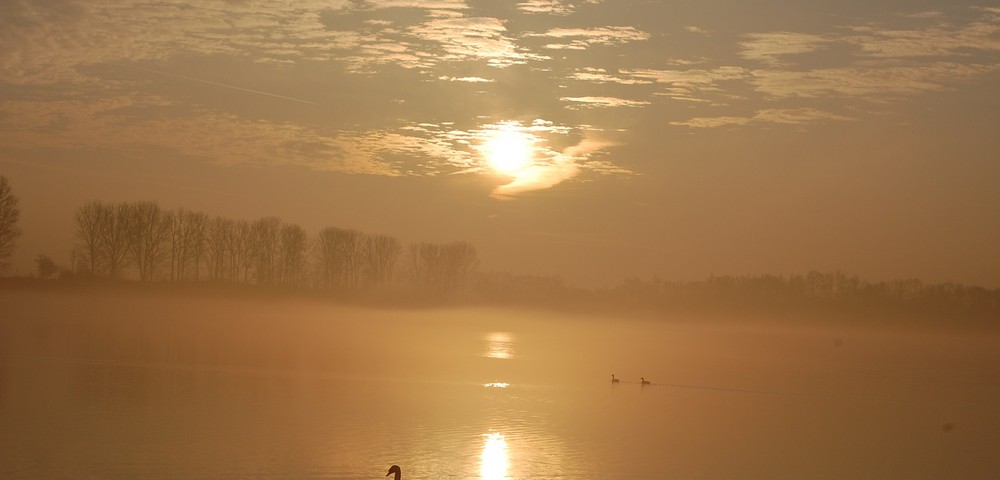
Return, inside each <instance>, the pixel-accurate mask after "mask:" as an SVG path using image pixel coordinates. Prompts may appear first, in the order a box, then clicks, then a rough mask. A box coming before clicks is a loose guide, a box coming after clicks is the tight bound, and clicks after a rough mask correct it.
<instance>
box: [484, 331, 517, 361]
mask: <svg viewBox="0 0 1000 480" xmlns="http://www.w3.org/2000/svg"><path fill="white" fill-rule="evenodd" d="M514 355H515V352H514V336H513V335H511V334H510V333H507V332H493V333H491V334H489V335H487V336H486V351H485V352H483V356H484V357H486V358H498V359H501V360H510V359H512V358H514Z"/></svg>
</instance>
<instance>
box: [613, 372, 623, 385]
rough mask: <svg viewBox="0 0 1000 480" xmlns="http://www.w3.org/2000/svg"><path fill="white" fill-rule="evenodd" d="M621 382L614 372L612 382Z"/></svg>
mask: <svg viewBox="0 0 1000 480" xmlns="http://www.w3.org/2000/svg"><path fill="white" fill-rule="evenodd" d="M619 382H621V380H619V379H617V378H615V374H613V373H612V374H611V383H619Z"/></svg>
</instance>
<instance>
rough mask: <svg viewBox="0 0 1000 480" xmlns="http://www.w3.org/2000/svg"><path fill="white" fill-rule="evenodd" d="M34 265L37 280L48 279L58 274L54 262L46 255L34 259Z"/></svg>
mask: <svg viewBox="0 0 1000 480" xmlns="http://www.w3.org/2000/svg"><path fill="white" fill-rule="evenodd" d="M35 265H36V266H37V267H38V278H49V277H51V276H53V275H55V274H56V273H58V272H59V267H58V266H57V265H56V262H55V261H53V260H52V258H50V257H49V256H47V255H39V256H38V257H36V258H35Z"/></svg>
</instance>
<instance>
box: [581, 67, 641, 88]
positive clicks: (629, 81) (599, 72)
mask: <svg viewBox="0 0 1000 480" xmlns="http://www.w3.org/2000/svg"><path fill="white" fill-rule="evenodd" d="M569 78H572V79H574V80H581V81H584V82H593V83H617V84H621V85H647V84H651V83H653V81H652V80H647V79H642V78H636V77H633V76H630V75H621V74H613V73H608V71H607V70H605V69H603V68H594V67H584V68H580V69H577V70H576V71H575V72H573V73H571V74H570V75H569Z"/></svg>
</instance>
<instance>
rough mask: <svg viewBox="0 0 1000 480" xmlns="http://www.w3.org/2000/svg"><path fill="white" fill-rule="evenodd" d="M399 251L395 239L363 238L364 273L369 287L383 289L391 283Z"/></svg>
mask: <svg viewBox="0 0 1000 480" xmlns="http://www.w3.org/2000/svg"><path fill="white" fill-rule="evenodd" d="M401 250H402V247H400V245H399V241H398V240H396V238H395V237H391V236H389V235H381V234H378V235H367V236H365V240H364V255H365V273H366V276H367V279H368V283H369V285H372V286H375V287H385V286H386V285H388V284H390V283H391V282H392V276H393V273H394V271H395V269H396V261H397V260H398V259H399V253H400V251H401Z"/></svg>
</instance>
